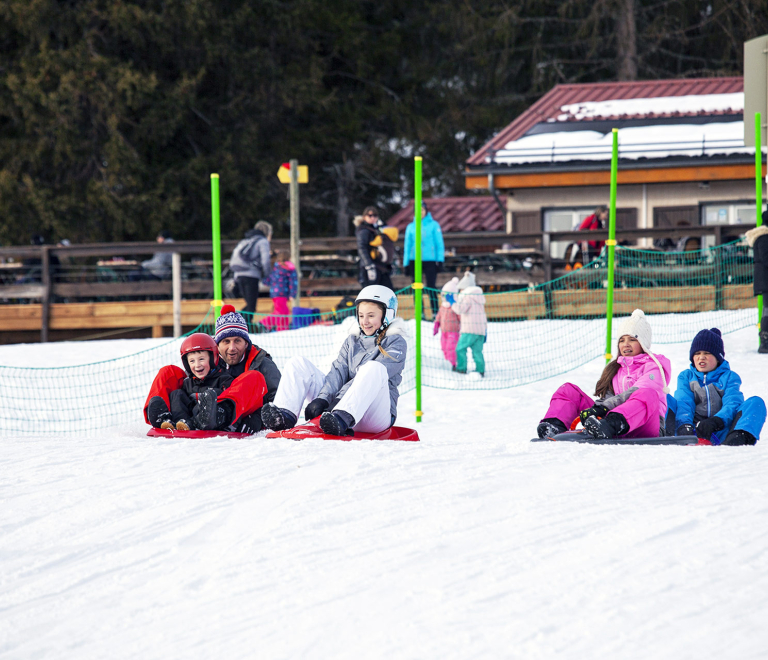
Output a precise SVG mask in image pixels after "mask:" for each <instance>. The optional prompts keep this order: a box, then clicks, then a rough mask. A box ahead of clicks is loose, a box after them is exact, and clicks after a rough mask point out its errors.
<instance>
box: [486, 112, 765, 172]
mask: <svg viewBox="0 0 768 660" xmlns="http://www.w3.org/2000/svg"><path fill="white" fill-rule="evenodd" d="M585 128H586V126H585ZM612 150H613V136H612V133H611V132H608V133H603V132H600V131H595V130H583V131H561V132H555V133H541V134H537V135H529V136H525V137H522V138H520V139H519V140H513V141H511V142H508V143H507V144H506V145H505V146H504V148H503V149H500V150H499V151H497V152H496V154H495V156H494V162H496V163H500V164H507V165H517V164H522V163H554V162H567V161H574V160H578V161H582V160H594V161H600V160H610V159H611V152H612ZM754 152H755V150H754V148H750V147H745V146H744V122H742V121H731V122H713V123H709V124H657V125H651V126H635V127H629V128H622V129H621V130H620V131H619V157H620V158H624V159H633V160H634V159H639V158H666V157H668V156H712V155H715V154H717V155H726V154H737V153H738V154H749V153H752V154H754Z"/></svg>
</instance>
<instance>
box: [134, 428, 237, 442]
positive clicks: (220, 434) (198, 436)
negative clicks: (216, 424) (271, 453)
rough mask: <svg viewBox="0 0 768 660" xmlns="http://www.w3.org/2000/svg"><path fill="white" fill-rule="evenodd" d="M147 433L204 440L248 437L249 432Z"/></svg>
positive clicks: (173, 431) (150, 431) (158, 436)
mask: <svg viewBox="0 0 768 660" xmlns="http://www.w3.org/2000/svg"><path fill="white" fill-rule="evenodd" d="M147 435H148V436H149V437H150V438H190V439H192V440H205V439H208V438H250V437H251V435H250V434H249V433H235V432H234V431H176V430H174V429H156V428H154V427H152V428H151V429H149V432H148V433H147Z"/></svg>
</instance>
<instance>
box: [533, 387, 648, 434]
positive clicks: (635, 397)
mask: <svg viewBox="0 0 768 660" xmlns="http://www.w3.org/2000/svg"><path fill="white" fill-rule="evenodd" d="M594 405H595V400H594V399H593V398H592V397H591V396H587V395H586V394H584V392H582V391H581V389H579V388H578V387H577V386H576V385H574V384H573V383H565V385H561V386H560V387H558V388H557V390H556V391H555V393H554V394H553V395H552V400H551V401H550V402H549V408H548V409H547V414H546V415H544V419H548V418H551V417H556V418H557V419H559V420H560V421H561V422H562V423H563V424H565V426H566V428H570V426H571V422H573V420H574V419H576V418H577V417H578V416H579V413H580V412H581V411H582V410H586V409H587V408H591V407H592V406H594ZM610 412H615V413H620V414H621V415H623V416H624V419H626V420H627V423H628V424H629V429H630V430H629V433H627V434H626V435H625V436H623V437H625V438H657V437H658V436H659V426H660V418H659V395H658V394H657V393H656V392H654V391H653V390H652V389H649V388H647V387H641V388H640V389H637V390H635V391H634V392H632V394H630V395H629V398H628V399H627V400H626V401H625V402H624V403H622V404H621V405H620V406H616V407H615V408H614V409H613V410H611V411H610Z"/></svg>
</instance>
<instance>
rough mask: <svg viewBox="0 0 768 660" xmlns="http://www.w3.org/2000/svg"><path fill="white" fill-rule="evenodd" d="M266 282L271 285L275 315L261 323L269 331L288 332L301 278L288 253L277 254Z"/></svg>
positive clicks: (270, 292) (270, 294) (270, 290)
mask: <svg viewBox="0 0 768 660" xmlns="http://www.w3.org/2000/svg"><path fill="white" fill-rule="evenodd" d="M265 282H266V283H267V284H269V296H270V298H272V305H273V315H272V316H267V317H266V318H264V319H262V321H261V323H262V325H263V326H265V327H266V328H267V329H269V330H287V329H288V328H289V326H290V324H291V323H290V321H291V318H290V316H291V307H292V306H293V300H294V298H296V291H297V290H298V287H299V278H298V276H297V275H296V266H294V265H293V263H292V262H291V261H289V260H288V253H287V252H285V251H284V250H280V251H279V252H278V253H277V255H276V257H275V265H274V266H273V268H272V272H271V273H270V275H269V278H267V279H266V280H265ZM275 314H277V315H278V316H275Z"/></svg>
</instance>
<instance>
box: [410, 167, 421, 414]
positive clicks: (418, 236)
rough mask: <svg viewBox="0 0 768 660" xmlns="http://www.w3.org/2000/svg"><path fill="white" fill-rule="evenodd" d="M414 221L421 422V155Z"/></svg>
mask: <svg viewBox="0 0 768 660" xmlns="http://www.w3.org/2000/svg"><path fill="white" fill-rule="evenodd" d="M413 168H414V183H413V221H414V222H415V223H416V255H415V259H414V261H413V284H412V285H411V286H412V287H413V297H414V305H415V308H416V309H415V311H416V422H417V423H418V422H421V417H422V415H423V414H424V413H423V412H422V410H421V303H422V300H421V296H422V291H423V289H424V285H423V284H422V283H421V156H415V157H414V159H413Z"/></svg>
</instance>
